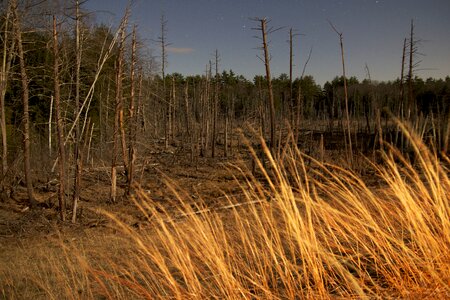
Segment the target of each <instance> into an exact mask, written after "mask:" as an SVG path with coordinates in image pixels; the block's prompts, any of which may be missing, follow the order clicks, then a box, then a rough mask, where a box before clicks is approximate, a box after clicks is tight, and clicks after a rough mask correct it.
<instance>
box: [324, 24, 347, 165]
mask: <svg viewBox="0 0 450 300" xmlns="http://www.w3.org/2000/svg"><path fill="white" fill-rule="evenodd" d="M328 22H329V23H330V26H331V28H332V29H333V30H334V32H336V34H337V35H338V37H339V45H340V47H341V61H342V77H343V79H344V100H345V119H346V123H347V143H348V161H349V163H350V165H352V164H353V163H352V161H353V149H352V134H351V132H350V114H349V111H348V91H347V77H346V76H345V59H344V56H345V55H344V38H343V33H342V32H339V31H338V30H337V29H336V27H335V26H334V25H333V23H331V22H330V21H328Z"/></svg>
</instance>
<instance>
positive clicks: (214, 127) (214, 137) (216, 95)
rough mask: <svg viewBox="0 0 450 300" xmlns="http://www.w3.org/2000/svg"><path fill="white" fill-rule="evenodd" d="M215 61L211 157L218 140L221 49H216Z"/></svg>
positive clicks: (213, 154) (213, 155)
mask: <svg viewBox="0 0 450 300" xmlns="http://www.w3.org/2000/svg"><path fill="white" fill-rule="evenodd" d="M214 57H215V61H216V64H215V66H216V75H215V84H214V99H213V103H212V106H211V108H212V116H211V117H212V136H211V157H212V158H214V157H215V153H216V140H217V115H218V112H217V110H218V105H219V79H220V78H219V51H218V50H217V49H216V51H215V55H214Z"/></svg>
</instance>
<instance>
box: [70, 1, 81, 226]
mask: <svg viewBox="0 0 450 300" xmlns="http://www.w3.org/2000/svg"><path fill="white" fill-rule="evenodd" d="M80 68H81V33H80V3H79V0H76V2H75V111H74V112H75V116H76V115H78V112H79V109H80ZM79 147H80V119H77V120H76V121H75V131H74V145H73V156H74V160H75V174H74V183H73V211H72V212H73V213H72V223H75V222H76V219H77V207H78V200H79V199H80V186H81V172H82V166H81V164H82V159H81V155H80V151H79Z"/></svg>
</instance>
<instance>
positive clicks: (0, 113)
mask: <svg viewBox="0 0 450 300" xmlns="http://www.w3.org/2000/svg"><path fill="white" fill-rule="evenodd" d="M10 18H11V2H10V3H9V4H8V7H7V11H6V16H5V23H4V25H3V26H4V30H3V33H4V34H3V56H2V67H1V71H0V72H1V73H0V131H1V135H2V168H1V170H2V173H1V175H3V176H5V175H6V172H7V170H8V141H7V136H6V116H5V95H6V88H7V86H8V76H9V71H10V68H11V62H12V60H13V54H14V48H15V39H14V38H12V39H10V37H9V30H10V28H9V26H10V25H9V21H10Z"/></svg>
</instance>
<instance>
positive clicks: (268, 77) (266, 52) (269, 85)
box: [259, 19, 276, 151]
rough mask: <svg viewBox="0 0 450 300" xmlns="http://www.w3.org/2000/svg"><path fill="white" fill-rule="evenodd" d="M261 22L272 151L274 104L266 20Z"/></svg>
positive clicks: (273, 141)
mask: <svg viewBox="0 0 450 300" xmlns="http://www.w3.org/2000/svg"><path fill="white" fill-rule="evenodd" d="M259 21H260V22H261V28H260V29H261V35H262V40H263V49H264V65H265V67H266V81H267V89H268V91H269V112H270V150H271V151H273V150H274V147H275V144H276V143H275V102H274V99H273V88H272V78H271V75H270V55H269V48H268V46H267V29H266V25H267V20H266V19H260V20H259Z"/></svg>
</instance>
